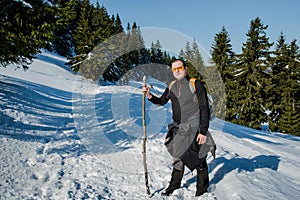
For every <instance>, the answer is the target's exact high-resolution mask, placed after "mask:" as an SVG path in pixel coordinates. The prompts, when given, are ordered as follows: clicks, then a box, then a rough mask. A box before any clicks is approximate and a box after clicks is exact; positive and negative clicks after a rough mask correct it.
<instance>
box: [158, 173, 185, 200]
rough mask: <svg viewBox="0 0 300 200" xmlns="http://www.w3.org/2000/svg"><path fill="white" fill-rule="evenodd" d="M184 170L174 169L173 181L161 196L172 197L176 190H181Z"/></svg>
mask: <svg viewBox="0 0 300 200" xmlns="http://www.w3.org/2000/svg"><path fill="white" fill-rule="evenodd" d="M183 172H184V171H183V170H178V169H175V168H173V171H172V177H171V181H170V183H169V186H168V188H167V189H166V190H165V191H164V192H163V193H162V194H161V195H163V196H170V195H171V194H172V193H173V192H174V190H176V189H178V188H180V183H181V180H182V177H183Z"/></svg>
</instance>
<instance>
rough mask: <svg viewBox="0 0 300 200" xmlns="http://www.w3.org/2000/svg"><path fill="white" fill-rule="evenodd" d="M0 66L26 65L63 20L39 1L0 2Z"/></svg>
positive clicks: (50, 39)
mask: <svg viewBox="0 0 300 200" xmlns="http://www.w3.org/2000/svg"><path fill="white" fill-rule="evenodd" d="M0 7H1V12H0V65H1V66H6V65H8V64H10V63H14V64H17V65H22V66H23V67H24V68H27V67H28V65H29V64H30V63H31V60H32V59H33V58H34V57H35V55H36V54H37V53H39V52H40V49H41V48H46V47H48V46H49V44H50V41H52V39H53V38H54V36H55V35H54V30H55V28H56V27H57V26H63V25H64V20H62V18H59V17H57V16H61V15H60V14H59V13H58V11H57V10H56V9H53V7H52V6H51V5H50V4H49V3H48V2H45V1H43V0H35V1H33V0H30V1H29V0H28V1H26V3H25V1H10V0H2V1H0Z"/></svg>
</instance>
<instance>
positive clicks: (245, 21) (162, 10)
mask: <svg viewBox="0 0 300 200" xmlns="http://www.w3.org/2000/svg"><path fill="white" fill-rule="evenodd" d="M96 1H97V0H92V2H96ZM98 1H99V3H100V5H102V6H104V7H105V8H106V9H107V11H108V13H109V15H113V14H114V15H116V14H117V13H118V14H119V16H120V18H121V20H122V24H123V26H125V27H126V26H127V23H128V22H129V23H130V24H132V23H133V22H134V21H135V22H136V23H137V24H138V25H139V26H140V27H141V28H143V27H161V28H167V29H172V30H175V31H179V32H181V33H183V34H186V35H188V36H189V37H191V38H195V39H196V40H197V42H198V43H199V44H200V45H201V46H202V47H203V48H204V49H205V50H206V51H207V52H210V49H211V45H212V43H213V41H214V37H215V35H216V34H217V33H219V32H220V30H221V28H222V26H225V28H226V30H227V31H228V33H229V37H230V39H231V44H232V45H233V50H234V51H235V52H241V48H242V43H245V42H246V39H247V36H246V33H247V32H248V30H249V27H250V22H251V20H253V19H255V18H256V17H259V18H260V19H261V20H262V22H263V24H264V25H268V26H269V27H268V29H267V37H269V38H270V42H276V41H277V39H278V37H279V35H280V33H281V32H283V33H284V35H285V36H286V41H287V42H288V43H290V42H291V41H292V40H293V39H297V41H298V42H297V44H298V45H299V43H300V42H299V40H300V26H299V22H300V1H299V0H285V1H282V0H272V1H271V0H270V1H269V0H251V1H248V0H247V1H245V0H211V1H208V0H206V1H203V0H190V1H179V0H151V1H150V0H149V1H145V0H127V1H126V0H98Z"/></svg>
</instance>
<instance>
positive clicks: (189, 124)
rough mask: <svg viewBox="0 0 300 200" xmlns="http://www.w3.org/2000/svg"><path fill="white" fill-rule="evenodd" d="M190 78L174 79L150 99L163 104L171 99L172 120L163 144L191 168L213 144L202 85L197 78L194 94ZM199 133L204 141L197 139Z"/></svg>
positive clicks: (205, 95)
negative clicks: (160, 94) (157, 95)
mask: <svg viewBox="0 0 300 200" xmlns="http://www.w3.org/2000/svg"><path fill="white" fill-rule="evenodd" d="M189 79H190V78H189V77H188V76H186V77H185V78H184V79H182V80H180V81H176V82H175V83H174V84H172V87H171V90H170V88H169V87H170V86H169V87H168V88H166V89H165V91H164V93H163V94H162V96H161V97H156V96H154V95H152V98H151V99H150V101H151V102H152V103H154V104H158V105H164V104H166V103H167V102H168V101H169V100H171V102H172V111H173V112H172V113H173V123H172V124H169V127H168V130H169V131H168V133H167V136H166V140H165V145H166V147H167V149H168V152H169V153H170V154H171V155H172V156H173V157H175V158H180V159H181V160H182V161H183V163H184V164H185V165H186V166H187V167H188V168H189V169H190V170H194V169H195V168H196V167H197V166H198V165H199V163H201V162H202V160H203V159H205V158H206V155H207V153H208V152H209V151H210V150H211V149H212V146H215V144H214V141H213V139H212V137H211V135H210V133H209V132H208V127H209V116H210V113H209V104H208V99H207V93H206V90H205V87H204V85H203V84H202V83H201V82H200V81H196V83H195V84H196V92H195V93H193V92H192V90H191V89H190V82H189ZM198 133H201V134H203V135H207V136H208V142H207V143H206V144H204V145H199V144H198V143H197V142H196V137H197V135H198Z"/></svg>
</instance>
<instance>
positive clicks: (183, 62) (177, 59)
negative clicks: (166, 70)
mask: <svg viewBox="0 0 300 200" xmlns="http://www.w3.org/2000/svg"><path fill="white" fill-rule="evenodd" d="M176 61H180V62H182V64H183V66H184V67H186V62H185V61H184V60H183V59H181V58H175V59H173V60H172V61H171V67H172V64H173V63H174V62H176Z"/></svg>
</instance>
